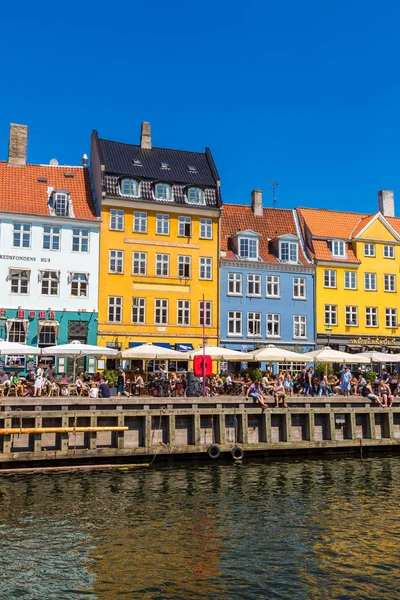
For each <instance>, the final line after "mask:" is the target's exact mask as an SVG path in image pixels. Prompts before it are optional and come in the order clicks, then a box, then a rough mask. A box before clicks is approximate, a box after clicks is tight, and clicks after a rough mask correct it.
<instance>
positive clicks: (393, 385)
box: [0, 363, 400, 408]
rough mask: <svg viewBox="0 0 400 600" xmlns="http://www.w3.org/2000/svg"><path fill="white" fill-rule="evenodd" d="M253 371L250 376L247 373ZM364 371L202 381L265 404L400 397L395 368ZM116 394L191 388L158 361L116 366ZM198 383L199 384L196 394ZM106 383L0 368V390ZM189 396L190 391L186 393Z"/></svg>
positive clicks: (105, 387) (45, 368) (30, 391)
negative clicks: (145, 367)
mask: <svg viewBox="0 0 400 600" xmlns="http://www.w3.org/2000/svg"><path fill="white" fill-rule="evenodd" d="M250 375H252V376H250ZM369 375H370V374H369V373H367V372H365V371H358V372H351V371H350V369H349V367H348V366H345V367H344V368H343V370H341V371H340V372H339V373H334V372H329V373H328V372H327V371H325V370H324V369H319V370H318V371H316V370H314V367H308V368H307V367H306V366H303V368H301V369H300V370H299V371H292V370H289V369H287V370H279V372H278V373H277V374H275V375H273V374H272V373H271V372H270V371H268V370H266V371H262V372H261V371H260V370H256V374H255V373H254V370H253V371H252V372H251V373H249V372H247V371H245V372H241V373H240V374H231V373H227V374H214V375H212V376H211V377H208V378H207V380H206V394H207V396H210V397H212V396H222V395H235V396H239V395H241V396H245V397H246V398H247V399H253V400H254V401H257V402H259V403H260V405H261V406H262V407H263V408H266V406H267V404H266V402H267V400H268V398H269V397H271V396H272V397H273V399H274V402H275V406H279V405H280V404H281V405H282V406H283V407H287V398H292V397H294V396H297V397H304V398H306V397H315V396H317V397H320V398H321V397H323V396H325V397H329V396H337V395H338V394H341V395H343V396H344V397H348V396H350V395H356V396H357V395H361V396H363V397H365V398H369V399H370V400H373V401H375V402H377V403H378V404H379V405H380V406H382V407H384V408H385V407H391V406H392V404H393V400H394V398H395V397H400V379H399V377H398V373H397V371H393V372H392V373H389V372H388V371H387V370H386V369H385V368H382V369H381V373H380V376H378V375H376V376H375V378H374V379H372V380H371V376H369ZM115 386H116V393H117V396H118V397H121V396H128V397H129V396H135V395H136V396H141V395H150V396H154V397H182V396H185V395H186V394H187V392H188V391H189V387H192V386H193V384H189V383H188V376H187V374H186V373H175V372H167V371H166V370H165V369H163V368H162V367H161V366H160V367H159V368H158V370H157V372H156V373H147V374H146V373H145V372H144V371H142V370H139V369H138V370H136V372H134V373H129V372H126V371H125V370H124V369H122V368H119V369H118V372H117V377H116V382H115ZM201 389H202V385H199V386H198V390H199V393H198V394H197V395H201V394H200V391H201ZM111 391H112V390H111V389H110V385H109V384H108V382H107V380H106V378H105V376H104V375H102V374H100V373H94V374H89V373H88V372H79V373H78V374H77V376H76V377H75V378H74V377H73V376H67V375H66V374H65V373H62V374H57V372H56V369H55V367H54V365H52V364H50V365H45V364H41V363H39V365H38V366H37V367H36V368H35V369H34V370H31V371H30V372H29V373H28V374H27V375H26V376H21V375H19V374H18V372H4V371H0V395H2V396H8V395H9V394H10V393H13V394H14V395H16V396H34V397H35V396H41V395H42V394H46V395H55V396H57V395H61V396H63V395H65V396H68V395H73V394H76V395H79V396H85V395H86V396H89V397H91V398H98V397H100V398H109V397H110V396H111ZM187 395H190V394H187Z"/></svg>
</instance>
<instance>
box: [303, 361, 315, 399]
mask: <svg viewBox="0 0 400 600" xmlns="http://www.w3.org/2000/svg"><path fill="white" fill-rule="evenodd" d="M313 372H314V369H313V367H309V368H308V369H307V371H306V377H305V384H304V398H306V397H307V395H308V392H310V396H312V397H313V398H314V388H313Z"/></svg>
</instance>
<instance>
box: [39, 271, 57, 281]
mask: <svg viewBox="0 0 400 600" xmlns="http://www.w3.org/2000/svg"><path fill="white" fill-rule="evenodd" d="M45 273H53V274H54V275H55V276H56V278H57V281H60V271H51V270H49V269H43V271H39V281H42V279H43V277H44V275H45Z"/></svg>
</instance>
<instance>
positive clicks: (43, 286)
mask: <svg viewBox="0 0 400 600" xmlns="http://www.w3.org/2000/svg"><path fill="white" fill-rule="evenodd" d="M40 279H41V282H40V293H41V294H42V296H58V292H59V285H60V273H59V272H58V271H41V272H40Z"/></svg>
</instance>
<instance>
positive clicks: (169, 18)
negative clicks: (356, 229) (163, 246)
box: [0, 0, 400, 215]
mask: <svg viewBox="0 0 400 600" xmlns="http://www.w3.org/2000/svg"><path fill="white" fill-rule="evenodd" d="M1 20H2V35H1V45H2V46H3V48H2V59H3V60H2V68H1V70H2V75H1V81H2V93H1V95H0V114H1V120H0V143H1V145H0V157H1V159H6V157H7V143H8V127H9V122H17V123H25V124H28V125H29V128H30V137H29V154H28V160H29V162H33V163H35V162H47V161H48V160H49V159H50V158H52V157H56V158H58V160H59V161H60V163H66V164H79V160H80V156H81V154H82V153H83V152H87V153H88V154H89V140H90V133H91V131H92V129H97V130H98V131H99V135H100V136H101V137H105V138H109V139H113V140H118V141H124V142H130V143H138V140H139V131H140V123H141V121H143V120H149V121H151V125H152V135H153V144H154V145H157V146H165V147H171V148H181V149H188V150H189V149H190V150H202V149H203V148H204V147H205V146H209V147H210V148H211V150H212V152H213V155H214V158H215V161H216V164H217V167H218V170H219V173H220V176H221V180H222V186H223V187H222V191H223V199H224V201H225V202H236V203H247V202H249V200H250V192H251V190H252V189H254V188H256V187H257V188H262V189H263V190H264V199H265V205H271V192H270V190H269V181H268V178H272V179H274V180H276V181H278V182H279V187H278V189H277V198H278V206H281V207H293V206H296V205H302V206H315V207H327V208H338V209H348V210H355V211H366V210H368V211H371V212H373V211H375V210H376V207H377V191H378V190H379V189H382V188H386V189H394V190H395V193H396V192H397V191H399V158H400V157H399V128H400V124H399V109H400V102H399V100H400V98H399V95H400V89H399V85H400V84H399V53H400V52H399V21H400V4H399V3H397V2H393V0H392V1H391V2H390V1H389V2H385V1H384V2H376V1H374V2H372V1H371V0H364V1H361V0H357V1H355V0H346V1H344V0H336V1H335V2H330V3H326V2H321V0H311V1H307V0H305V1H304V2H298V1H297V0H296V1H295V0H287V1H281V2H276V1H275V0H274V1H270V0H268V1H264V2H262V1H253V0H248V1H247V2H244V3H242V2H241V3H237V4H235V3H233V2H232V1H229V2H228V1H227V0H223V1H218V0H214V1H212V2H211V1H209V0H203V1H202V2H187V1H185V2H183V1H181V0H178V1H172V2H165V1H163V2H155V1H152V0H147V1H142V2H138V1H137V0H131V1H125V2H121V1H118V0H115V1H114V2H110V3H107V4H106V3H102V2H101V1H100V2H91V1H88V2H76V1H68V2H61V3H60V2H55V1H54V0H53V1H52V2H39V3H32V2H29V3H28V2H26V1H24V2H22V3H21V2H19V3H17V2H13V3H10V2H7V4H6V5H5V6H3V7H2V17H1ZM395 200H396V196H395ZM397 204H398V206H399V209H398V211H397V214H399V215H400V191H399V194H398V197H397Z"/></svg>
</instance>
